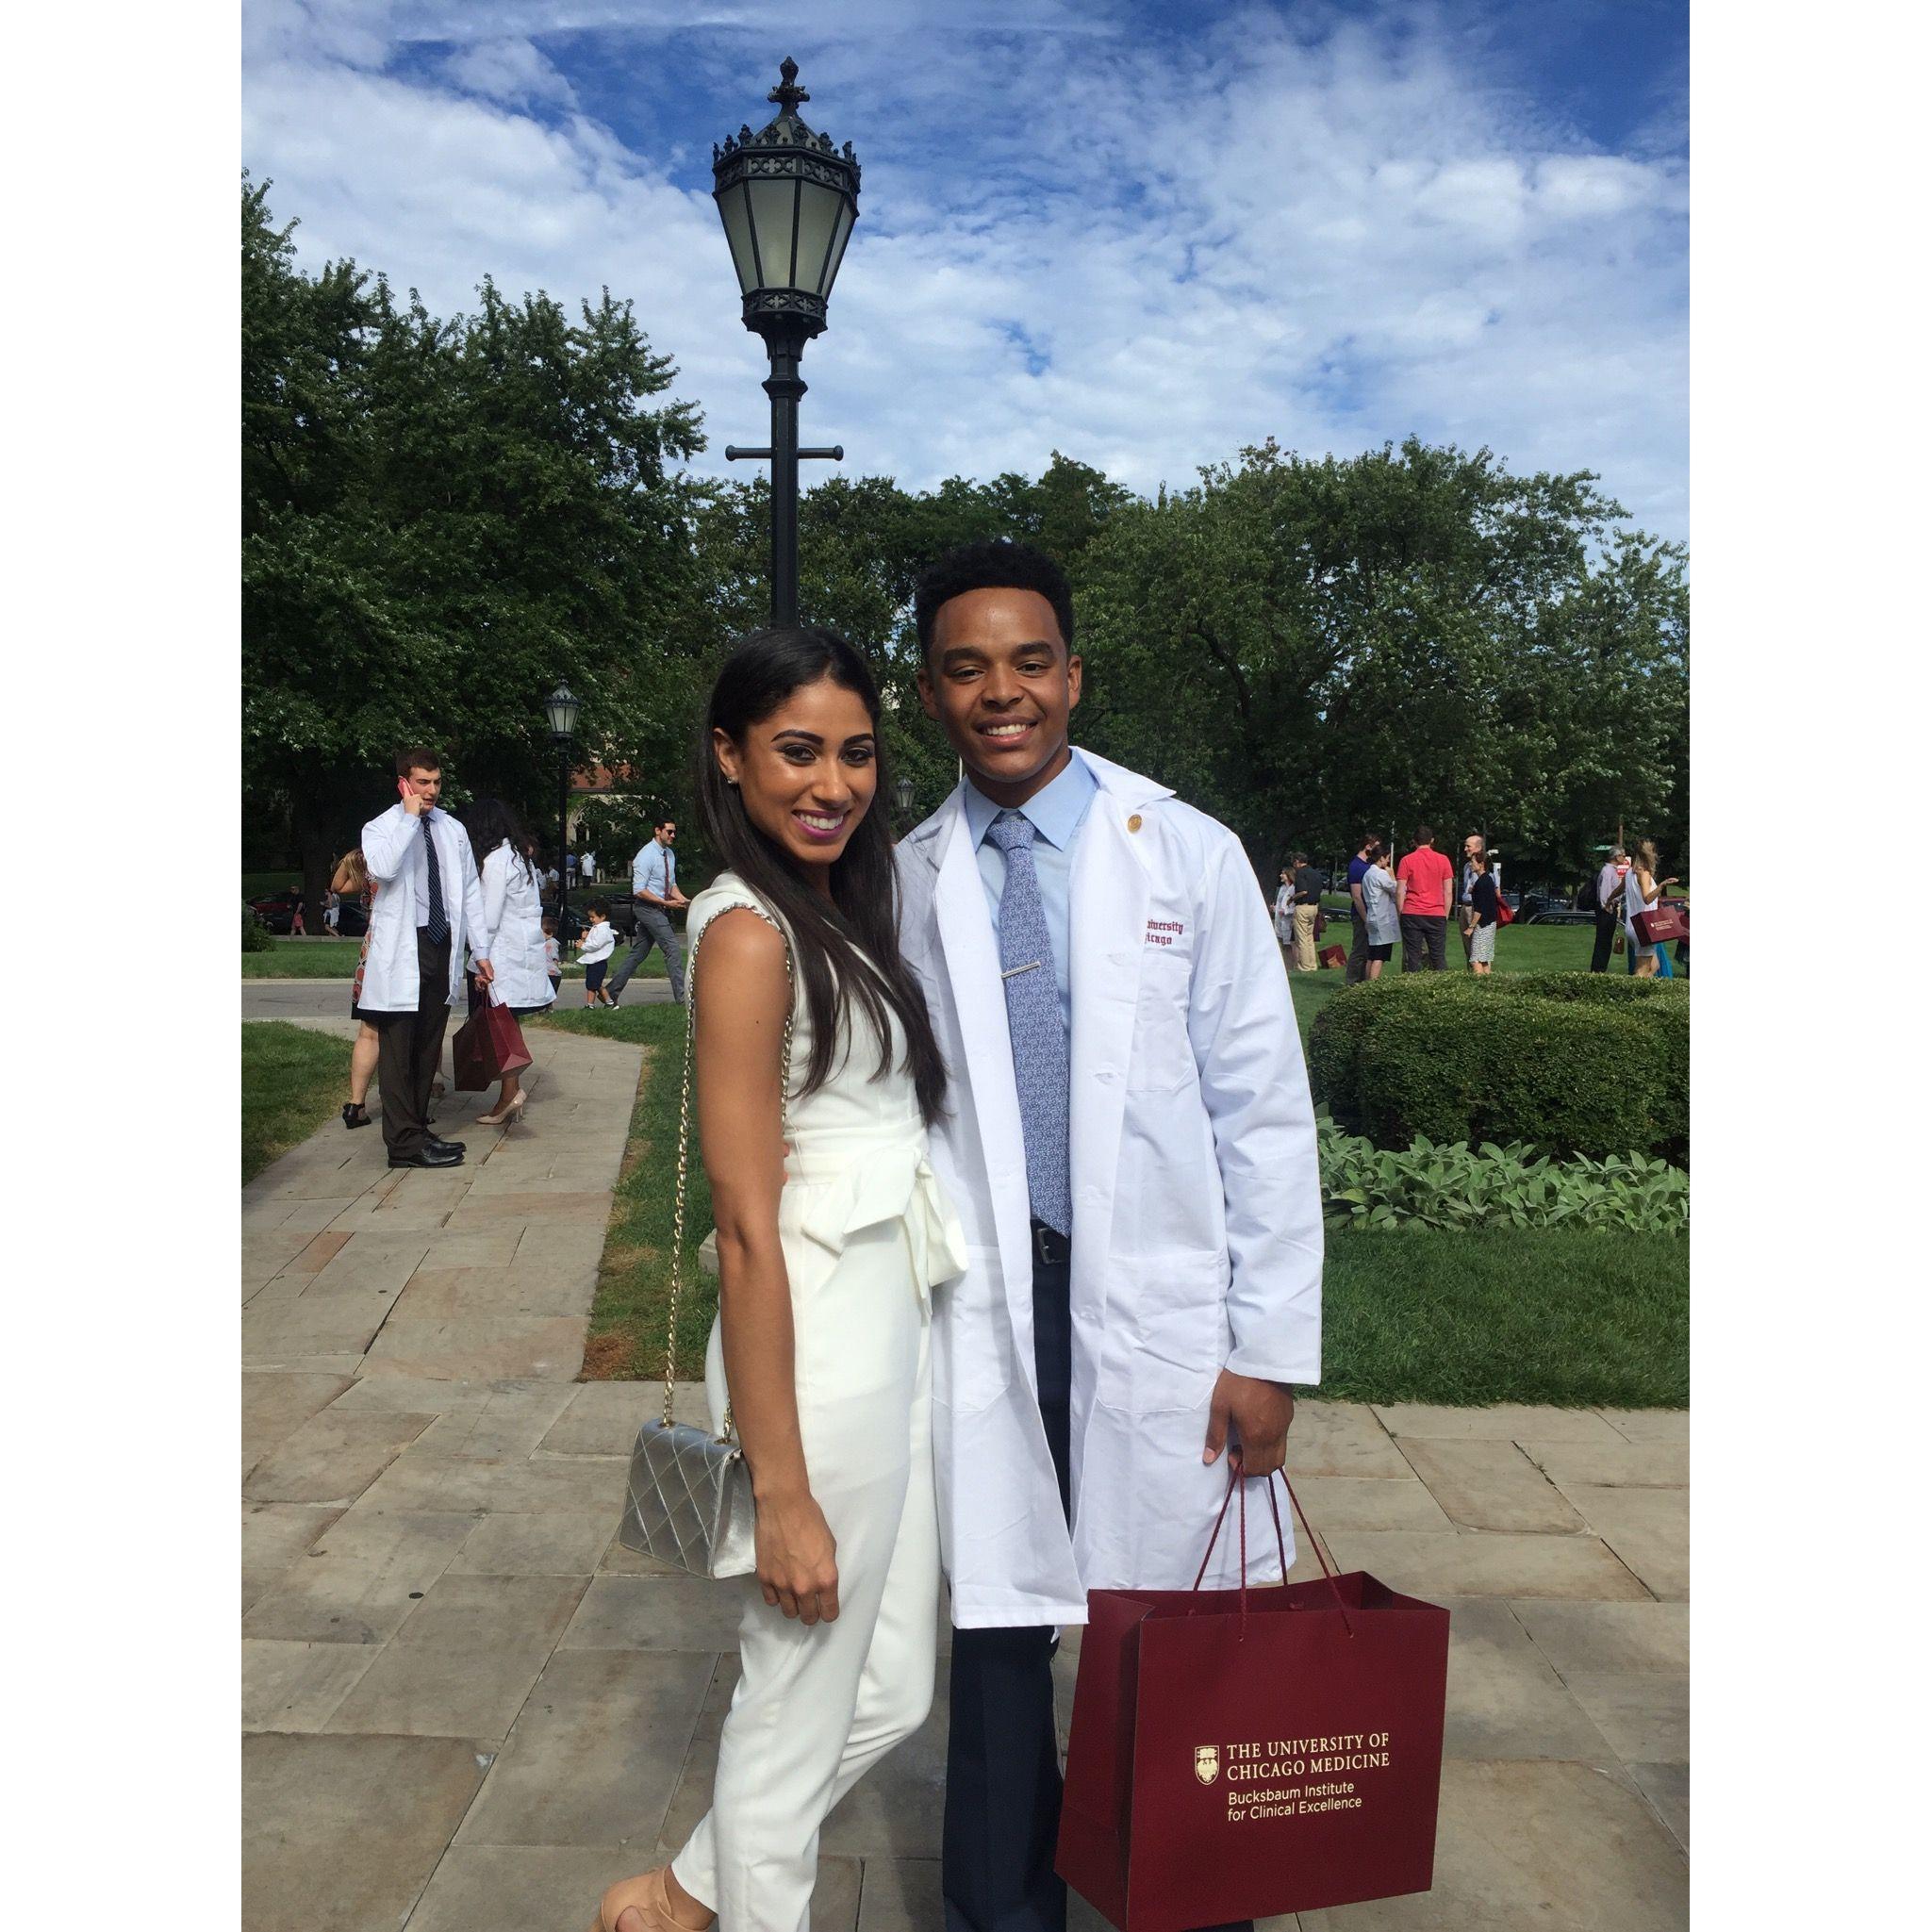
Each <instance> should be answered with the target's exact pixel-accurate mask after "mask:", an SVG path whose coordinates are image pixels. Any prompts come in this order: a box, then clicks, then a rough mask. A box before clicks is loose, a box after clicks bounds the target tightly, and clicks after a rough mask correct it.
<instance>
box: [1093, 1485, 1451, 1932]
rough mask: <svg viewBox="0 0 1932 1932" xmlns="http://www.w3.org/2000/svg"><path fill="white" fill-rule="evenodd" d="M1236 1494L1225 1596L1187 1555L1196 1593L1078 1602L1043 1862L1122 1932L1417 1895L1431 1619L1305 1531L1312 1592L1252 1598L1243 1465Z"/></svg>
mask: <svg viewBox="0 0 1932 1932" xmlns="http://www.w3.org/2000/svg"><path fill="white" fill-rule="evenodd" d="M1281 1480H1282V1484H1283V1486H1284V1487H1286V1486H1287V1481H1288V1478H1287V1477H1286V1476H1285V1475H1284V1476H1283V1477H1282V1478H1281ZM1237 1487H1239V1489H1240V1491H1241V1518H1242V1523H1241V1535H1242V1561H1241V1571H1242V1578H1243V1581H1242V1585H1241V1587H1240V1588H1238V1589H1235V1590H1202V1589H1201V1588H1200V1578H1201V1577H1203V1576H1205V1575H1206V1574H1207V1566H1208V1560H1207V1558H1206V1557H1203V1558H1202V1560H1201V1567H1200V1571H1199V1572H1198V1573H1197V1576H1196V1577H1195V1588H1194V1589H1193V1590H1191V1591H1190V1590H1095V1591H1090V1592H1089V1593H1088V1594H1087V1626H1086V1629H1085V1630H1084V1631H1083V1632H1082V1637H1081V1651H1080V1676H1079V1677H1078V1679H1077V1681H1076V1683H1075V1687H1074V1696H1073V1734H1072V1737H1071V1739H1070V1740H1069V1742H1068V1748H1067V1754H1066V1783H1065V1795H1064V1797H1063V1798H1062V1801H1061V1809H1060V1845H1059V1855H1058V1857H1057V1858H1056V1859H1055V1868H1056V1869H1057V1870H1058V1872H1059V1874H1060V1875H1061V1876H1062V1877H1063V1878H1065V1880H1066V1882H1067V1883H1068V1884H1069V1885H1071V1886H1072V1887H1073V1889H1074V1890H1075V1891H1078V1892H1079V1893H1080V1894H1081V1895H1082V1897H1083V1898H1085V1899H1086V1900H1087V1901H1088V1903H1089V1904H1091V1905H1092V1906H1093V1907H1095V1908H1096V1909H1097V1910H1098V1911H1099V1912H1100V1913H1101V1914H1102V1915H1103V1916H1104V1917H1105V1918H1107V1919H1108V1920H1109V1921H1110V1922H1111V1923H1112V1924H1114V1925H1115V1926H1116V1927H1117V1928H1118V1932H1189V1928H1190V1927H1194V1926H1199V1925H1219V1924H1226V1923H1228V1922H1229V1921H1230V1920H1240V1919H1263V1918H1270V1917H1273V1916H1274V1915H1276V1914H1277V1913H1282V1912H1307V1911H1318V1910H1320V1909H1322V1908H1323V1907H1327V1906H1342V1905H1353V1904H1356V1903H1359V1902H1360V1901H1362V1900H1363V1899H1373V1898H1393V1897H1395V1896H1396V1895H1397V1894H1398V1893H1402V1892H1411V1891H1428V1889H1429V1887H1430V1885H1431V1884H1432V1882H1433V1880H1434V1874H1435V1839H1436V1799H1437V1794H1438V1789H1439V1786H1440V1783H1441V1778H1442V1758H1443V1710H1444V1700H1445V1690H1446V1682H1447V1675H1448V1656H1449V1613H1448V1611H1447V1610H1444V1609H1443V1608H1441V1606H1439V1605H1437V1604H1432V1603H1424V1602H1422V1601H1421V1600H1420V1599H1418V1598H1416V1597H1412V1596H1403V1595H1400V1594H1398V1593H1396V1592H1395V1591H1393V1590H1391V1589H1389V1588H1388V1587H1387V1585H1385V1584H1382V1583H1379V1582H1377V1581H1376V1579H1375V1578H1374V1577H1371V1576H1369V1575H1367V1574H1366V1573H1365V1572H1363V1571H1361V1570H1355V1571H1350V1572H1349V1573H1348V1574H1346V1576H1337V1575H1336V1574H1334V1572H1332V1571H1330V1570H1329V1566H1328V1560H1327V1558H1326V1557H1323V1556H1322V1552H1321V1548H1320V1545H1319V1544H1315V1543H1314V1536H1313V1531H1309V1542H1310V1544H1312V1545H1313V1546H1314V1549H1315V1554H1316V1556H1317V1557H1318V1558H1321V1561H1322V1580H1321V1581H1320V1582H1312V1583H1289V1584H1284V1585H1281V1586H1280V1587H1276V1586H1272V1585H1271V1586H1269V1587H1268V1588H1266V1589H1256V1590H1249V1589H1248V1588H1247V1580H1246V1579H1247V1484H1246V1482H1243V1481H1242V1480H1241V1478H1240V1477H1239V1473H1238V1469H1237V1470H1235V1471H1231V1472H1230V1478H1229V1498H1231V1497H1232V1495H1233V1494H1234V1491H1235V1489H1236V1488H1237ZM1267 1489H1268V1507H1269V1509H1270V1511H1273V1513H1274V1518H1275V1537H1276V1543H1277V1544H1278V1546H1279V1547H1280V1551H1281V1557H1282V1571H1283V1574H1284V1575H1285V1574H1286V1570H1287V1550H1286V1546H1285V1543H1284V1541H1283V1539H1282V1536H1281V1517H1280V1506H1279V1505H1278V1504H1277V1503H1276V1501H1275V1492H1274V1483H1273V1480H1272V1478H1270V1479H1269V1481H1268V1485H1267ZM1288 1494H1289V1498H1290V1500H1291V1501H1294V1502H1295V1508H1296V1511H1297V1512H1299V1511H1300V1508H1301V1505H1300V1503H1299V1502H1298V1501H1295V1493H1294V1491H1293V1489H1289V1492H1288ZM1229 1498H1224V1499H1223V1501H1222V1504H1221V1514H1220V1516H1219V1517H1217V1518H1216V1519H1215V1522H1214V1537H1211V1538H1210V1539H1209V1543H1208V1552H1209V1555H1210V1556H1212V1555H1213V1553H1214V1539H1215V1538H1218V1537H1219V1535H1220V1533H1221V1525H1222V1521H1223V1520H1224V1519H1225V1518H1226V1516H1227V1514H1228V1500H1229ZM1301 1521H1302V1527H1303V1528H1304V1529H1307V1527H1308V1518H1307V1517H1306V1516H1303V1517H1302V1519H1301Z"/></svg>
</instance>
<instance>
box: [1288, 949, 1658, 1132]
mask: <svg viewBox="0 0 1932 1932" xmlns="http://www.w3.org/2000/svg"><path fill="white" fill-rule="evenodd" d="M1308 1065H1309V1077H1310V1081H1311V1083H1312V1085H1313V1089H1314V1097H1315V1098H1316V1099H1317V1100H1318V1101H1326V1102H1327V1103H1328V1108H1329V1116H1330V1118H1332V1119H1333V1121H1334V1122H1335V1124H1336V1125H1337V1126H1338V1127H1340V1128H1341V1129H1342V1130H1343V1131H1345V1132H1346V1133H1355V1134H1361V1135H1362V1136H1364V1137H1365V1138H1366V1139H1368V1140H1371V1141H1373V1142H1374V1143H1375V1144H1376V1146H1377V1147H1379V1148H1408V1147H1409V1146H1410V1145H1411V1144H1412V1142H1414V1141H1415V1140H1416V1139H1417V1138H1424V1139H1428V1140H1431V1141H1436V1142H1452V1141H1469V1142H1471V1143H1473V1144H1475V1145H1477V1146H1480V1145H1481V1144H1482V1143H1483V1142H1484V1141H1494V1142H1497V1143H1498V1144H1507V1143H1508V1142H1511V1141H1524V1142H1527V1143H1528V1144H1529V1145H1530V1146H1531V1147H1534V1148H1541V1149H1542V1150H1543V1151H1544V1152H1546V1153H1551V1154H1557V1155H1570V1154H1588V1155H1590V1156H1591V1157H1592V1158H1593V1159H1595V1160H1601V1159H1602V1158H1603V1157H1604V1156H1605V1155H1607V1154H1633V1153H1634V1154H1655V1155H1658V1156H1660V1157H1661V1158H1662V1159H1663V1160H1666V1161H1668V1162H1670V1163H1671V1164H1673V1165H1675V1166H1679V1167H1684V1166H1688V1165H1689V1164H1690V1158H1691V989H1690V985H1689V983H1687V982H1684V981H1678V980H1636V979H1629V978H1626V977H1624V976H1622V975H1619V976H1616V977H1614V978H1613V977H1612V976H1611V975H1610V974H1608V973H1576V972H1570V973H1509V974H1492V975H1490V976H1488V977H1486V978H1480V979H1479V978H1478V977H1477V976H1476V975H1475V974H1473V973H1391V974H1384V975H1383V977H1382V978H1381V979H1379V980H1377V981H1374V982H1372V983H1364V984H1362V985H1360V986H1351V987H1349V988H1348V989H1347V991H1346V992H1344V993H1340V994H1338V995H1337V996H1336V997H1335V998H1334V999H1330V1000H1329V1003H1328V1004H1327V1005H1326V1006H1325V1007H1323V1009H1322V1010H1321V1012H1320V1013H1318V1014H1317V1015H1316V1016H1315V1018H1314V1023H1313V1026H1312V1027H1311V1028H1310V1029H1309V1040H1308Z"/></svg>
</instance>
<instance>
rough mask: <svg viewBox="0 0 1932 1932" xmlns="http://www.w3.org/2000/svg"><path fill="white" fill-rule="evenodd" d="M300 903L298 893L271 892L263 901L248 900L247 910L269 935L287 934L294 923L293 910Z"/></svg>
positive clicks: (305, 920)
mask: <svg viewBox="0 0 1932 1932" xmlns="http://www.w3.org/2000/svg"><path fill="white" fill-rule="evenodd" d="M301 903H302V895H301V894H300V893H299V892H272V893H270V894H269V895H268V896H267V897H266V898H265V899H252V900H249V901H248V909H249V911H250V912H252V913H253V914H254V915H255V916H256V918H258V919H259V920H260V921H261V922H262V924H263V925H264V926H266V927H267V928H268V929H269V931H270V932H271V933H287V932H288V931H289V928H290V927H292V926H293V925H294V923H295V908H296V907H297V906H298V905H300V904H301ZM306 923H307V919H306V916H305V917H304V924H306Z"/></svg>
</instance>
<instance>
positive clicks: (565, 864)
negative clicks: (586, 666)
mask: <svg viewBox="0 0 1932 1932" xmlns="http://www.w3.org/2000/svg"><path fill="white" fill-rule="evenodd" d="M543 708H544V710H545V711H546V712H547V713H548V714H549V716H550V739H551V743H552V744H553V745H554V746H555V747H556V748H557V964H558V965H559V966H561V965H562V964H563V958H564V948H565V947H566V946H568V945H569V944H570V927H569V925H568V924H567V923H566V914H567V912H568V910H569V906H570V740H571V739H572V738H574V737H575V736H576V735H577V701H576V699H574V698H573V697H571V696H570V685H558V686H557V687H556V689H555V690H554V691H553V692H552V693H551V694H550V696H549V697H548V698H546V699H545V700H544V701H543Z"/></svg>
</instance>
